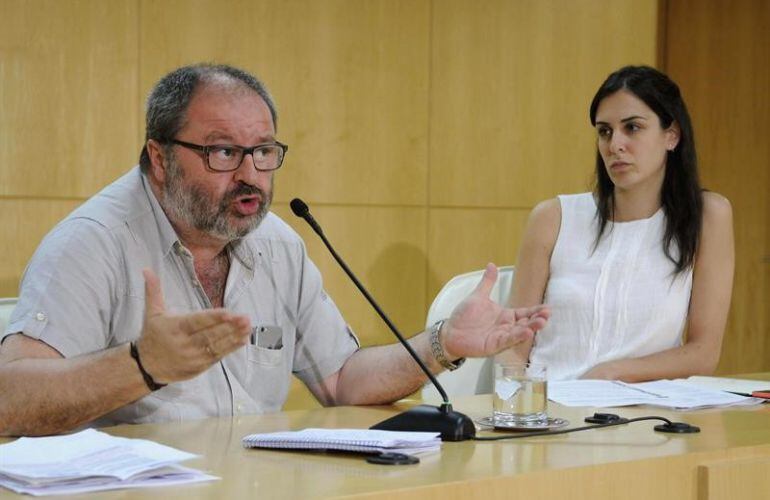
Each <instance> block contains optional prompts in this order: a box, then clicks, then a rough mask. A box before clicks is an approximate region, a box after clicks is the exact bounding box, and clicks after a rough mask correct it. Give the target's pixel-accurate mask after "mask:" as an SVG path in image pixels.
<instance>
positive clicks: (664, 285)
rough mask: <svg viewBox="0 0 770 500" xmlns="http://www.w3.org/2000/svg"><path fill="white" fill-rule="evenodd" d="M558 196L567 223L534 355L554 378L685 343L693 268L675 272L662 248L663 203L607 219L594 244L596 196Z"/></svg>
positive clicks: (553, 260)
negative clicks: (636, 216) (647, 212)
mask: <svg viewBox="0 0 770 500" xmlns="http://www.w3.org/2000/svg"><path fill="white" fill-rule="evenodd" d="M559 202H560V203H561V227H560V228H559V236H558V238H557V240H556V245H555V247H554V249H553V254H552V255H551V266H550V277H549V280H548V285H547V287H546V291H545V297H544V302H545V303H546V304H549V305H550V306H551V312H552V315H551V320H550V321H549V322H548V325H547V326H546V328H544V329H543V330H542V331H541V332H539V333H538V334H537V336H536V338H535V344H534V347H533V349H532V353H531V355H530V360H531V361H532V362H533V363H543V364H545V365H546V366H547V369H548V378H549V379H551V380H564V379H573V378H578V377H580V376H581V375H582V374H583V373H585V372H586V371H588V370H590V369H591V368H592V367H594V366H595V365H597V364H599V363H602V362H605V361H610V360H616V359H624V358H637V357H640V356H645V355H648V354H652V353H655V352H659V351H663V350H666V349H670V348H672V347H676V346H678V345H681V342H682V334H683V332H684V328H685V325H686V321H687V310H688V307H689V303H690V292H691V290H692V268H690V269H688V270H687V271H685V272H683V273H680V274H674V272H675V266H674V264H673V262H671V261H670V260H669V259H668V258H667V257H666V256H665V254H664V253H663V233H664V230H665V222H666V217H665V215H664V213H663V209H660V210H658V211H657V212H656V213H655V214H654V215H653V216H652V217H650V218H648V219H642V220H637V221H631V222H615V223H613V222H608V223H607V226H606V228H605V230H604V234H603V235H602V238H601V240H599V244H598V246H596V248H594V244H595V241H596V234H597V227H598V219H597V212H596V203H595V202H594V198H593V195H592V194H591V193H582V194H575V195H562V196H559ZM672 254H673V256H674V257H676V256H677V255H678V253H677V250H676V249H674V250H673V252H672Z"/></svg>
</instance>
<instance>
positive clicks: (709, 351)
mask: <svg viewBox="0 0 770 500" xmlns="http://www.w3.org/2000/svg"><path fill="white" fill-rule="evenodd" d="M734 267H735V248H734V244H733V214H732V208H731V206H730V202H729V201H728V200H727V199H726V198H724V197H723V196H721V195H718V194H716V193H710V192H706V193H704V194H703V229H702V233H701V241H700V245H699V248H698V253H697V255H696V260H695V267H694V269H693V278H692V296H691V298H690V310H689V312H688V318H687V340H686V342H685V343H684V345H682V346H680V347H675V348H673V349H668V350H665V351H661V352H658V353H655V354H650V355H649V356H644V357H641V358H630V359H621V360H617V361H610V362H607V363H602V364H600V365H597V366H595V367H593V368H592V369H591V370H589V371H588V372H586V373H585V374H583V376H582V377H581V378H601V379H612V380H624V381H626V382H641V381H644V380H656V379H664V378H667V379H673V378H683V377H689V376H690V375H695V374H709V373H712V372H713V371H714V369H715V368H716V366H717V363H718V362H719V354H720V351H721V349H722V337H723V336H724V331H725V324H726V323H727V313H728V311H729V309H730V298H731V296H732V289H733V270H734ZM650 314H655V311H650Z"/></svg>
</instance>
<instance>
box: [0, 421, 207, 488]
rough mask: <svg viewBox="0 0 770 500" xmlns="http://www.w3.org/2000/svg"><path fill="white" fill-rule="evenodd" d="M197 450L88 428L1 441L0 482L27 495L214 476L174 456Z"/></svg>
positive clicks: (182, 456) (181, 455)
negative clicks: (6, 442)
mask: <svg viewBox="0 0 770 500" xmlns="http://www.w3.org/2000/svg"><path fill="white" fill-rule="evenodd" d="M196 456H197V455H193V454H191V453H187V452H184V451H180V450H177V449H174V448H171V447H168V446H164V445H161V444H158V443H155V442H152V441H146V440H143V439H127V438H121V437H113V436H110V435H109V434H105V433H103V432H100V431H97V430H94V429H87V430H84V431H82V432H78V433H75V434H70V435H66V436H52V437H42V438H19V439H17V440H16V441H13V442H11V443H8V444H4V445H0V486H4V487H6V488H8V489H11V490H13V491H16V492H18V493H27V494H31V495H53V494H62V493H80V492H85V491H97V490H105V489H116V488H128V487H131V488H136V487H141V486H151V485H160V484H180V483H185V482H198V481H209V480H212V479H216V478H215V477H213V476H209V475H206V474H203V473H201V472H199V471H196V470H194V469H189V468H186V467H181V466H179V465H177V464H178V463H179V462H182V461H184V460H188V459H190V458H194V457H196Z"/></svg>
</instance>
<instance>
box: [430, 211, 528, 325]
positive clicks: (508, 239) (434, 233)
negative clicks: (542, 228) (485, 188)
mask: <svg viewBox="0 0 770 500" xmlns="http://www.w3.org/2000/svg"><path fill="white" fill-rule="evenodd" d="M528 216H529V210H528V209H473V208H432V209H431V210H430V213H429V220H430V222H429V224H428V252H429V255H430V259H429V265H430V269H429V271H428V280H429V281H428V286H427V294H428V296H427V298H426V303H427V307H430V304H431V303H432V302H433V299H434V298H435V297H436V294H437V293H438V292H439V290H441V287H443V286H444V284H445V283H446V282H447V281H449V280H450V279H452V277H454V276H457V275H458V274H462V273H466V272H469V271H473V270H476V269H483V268H484V266H486V264H487V262H492V263H494V264H496V265H498V266H504V265H511V264H515V263H516V258H517V249H518V248H519V243H520V241H521V237H522V234H523V232H524V226H525V224H526V222H527V217H528ZM427 307H426V310H425V311H426V313H427ZM423 323H424V320H423Z"/></svg>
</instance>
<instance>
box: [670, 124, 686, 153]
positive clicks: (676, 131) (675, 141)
mask: <svg viewBox="0 0 770 500" xmlns="http://www.w3.org/2000/svg"><path fill="white" fill-rule="evenodd" d="M681 136H682V129H681V128H679V123H677V122H672V123H671V125H670V126H669V127H668V128H667V129H666V149H667V150H669V151H673V150H675V149H676V147H677V146H678V145H679V138H680V137H681Z"/></svg>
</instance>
